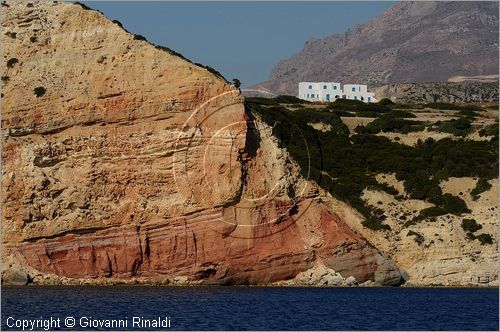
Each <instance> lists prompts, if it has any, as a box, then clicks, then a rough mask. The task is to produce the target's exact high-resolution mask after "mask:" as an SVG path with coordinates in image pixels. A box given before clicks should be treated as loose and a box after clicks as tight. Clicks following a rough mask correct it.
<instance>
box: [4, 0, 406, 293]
mask: <svg viewBox="0 0 500 332" xmlns="http://www.w3.org/2000/svg"><path fill="white" fill-rule="evenodd" d="M2 12H3V23H2V24H3V27H2V28H3V31H5V32H9V34H2V46H3V47H4V52H3V56H4V57H3V61H4V64H6V65H5V66H3V72H2V76H3V78H2V84H3V85H2V93H3V94H4V96H3V98H2V135H3V150H2V163H3V168H2V203H3V209H2V233H3V249H4V255H5V258H6V262H8V263H9V264H10V265H15V266H21V267H22V268H23V269H24V270H27V271H30V273H32V274H33V273H35V274H36V273H41V274H54V275H57V276H61V277H69V278H96V280H101V279H104V278H110V277H112V278H130V277H144V278H146V279H150V280H162V279H164V278H165V276H168V277H170V276H172V277H175V276H178V277H179V276H183V277H187V279H188V280H191V281H202V282H217V283H238V284H241V283H251V284H259V283H267V282H272V281H277V280H284V279H291V278H293V277H294V276H295V275H297V274H298V273H299V272H301V271H304V270H306V269H308V268H310V267H311V266H313V265H314V263H315V261H317V260H321V261H323V262H325V264H326V265H328V266H330V267H331V268H333V269H335V271H337V272H339V273H341V274H342V275H343V276H344V277H347V276H351V275H352V276H354V277H355V278H356V280H357V281H358V282H363V281H365V280H369V279H370V280H376V281H378V282H380V283H393V282H396V281H397V280H396V279H399V271H398V270H397V269H396V268H395V267H394V265H392V264H391V263H390V262H388V261H386V260H385V259H384V258H383V257H382V256H381V255H380V254H379V252H378V251H377V250H376V249H374V248H373V247H372V246H371V245H369V244H368V242H367V241H366V240H365V239H364V238H363V237H362V236H360V235H359V234H357V233H356V232H354V231H353V230H351V229H350V228H349V227H348V226H347V225H346V223H345V222H344V221H343V220H342V219H341V218H340V217H339V216H338V215H336V214H335V213H334V212H332V211H331V210H330V209H329V208H328V207H327V206H326V205H325V204H323V203H321V201H320V200H319V198H318V197H317V188H316V186H315V185H314V184H312V183H311V182H308V181H307V180H305V179H303V178H302V177H301V176H300V175H299V169H298V167H297V166H296V165H295V164H294V163H293V162H292V161H291V160H290V158H289V156H288V154H287V153H286V151H284V150H281V149H279V148H278V145H277V142H276V140H275V139H274V138H273V137H272V136H270V134H269V133H270V132H271V131H270V130H269V128H266V127H265V126H263V124H262V123H261V122H260V121H259V120H258V119H253V118H252V116H251V115H249V114H246V112H245V109H244V106H243V103H242V98H241V96H240V94H239V92H238V91H237V90H235V88H234V87H233V86H231V85H229V84H228V83H227V82H225V81H224V80H223V79H221V78H219V77H217V76H216V75H214V74H212V73H211V72H209V71H208V70H207V69H205V68H202V67H199V66H197V65H194V64H192V63H190V62H188V61H186V60H184V59H182V58H180V57H178V56H176V55H173V54H171V53H169V52H167V51H164V50H161V49H158V48H155V47H154V46H153V45H151V44H149V43H148V42H147V41H144V40H140V39H137V38H135V39H134V36H133V35H131V34H129V33H127V32H126V31H124V30H123V29H122V28H121V27H120V26H119V25H118V24H115V23H112V22H110V21H108V20H107V19H106V18H105V17H104V16H103V15H101V14H99V13H98V12H96V11H92V10H86V9H84V8H82V7H80V6H79V5H74V4H60V3H52V2H50V3H48V2H45V3H34V4H33V6H27V5H26V4H24V3H7V5H6V6H5V5H4V7H3V8H2ZM7 267H8V266H7ZM33 271H34V272H33ZM395 280H396V281H395Z"/></svg>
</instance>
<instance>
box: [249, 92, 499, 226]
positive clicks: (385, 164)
mask: <svg viewBox="0 0 500 332" xmlns="http://www.w3.org/2000/svg"><path fill="white" fill-rule="evenodd" d="M293 102H295V100H294V99H291V100H288V102H287V103H293ZM303 104H305V103H303ZM369 105H373V106H369ZM395 105H396V104H391V103H389V102H385V104H364V103H362V102H356V101H347V100H341V101H339V100H337V101H335V102H334V103H331V104H329V105H327V106H325V107H324V108H323V109H318V108H304V107H299V108H297V110H293V111H291V110H289V109H287V108H286V107H284V106H283V105H282V103H281V102H280V101H278V100H277V99H266V98H247V99H246V109H247V111H248V112H251V113H252V114H254V115H257V116H259V117H260V118H261V119H262V120H263V121H264V122H266V123H267V124H268V125H270V126H272V127H273V134H274V135H275V136H276V137H278V139H279V140H280V142H281V144H282V146H283V147H286V148H287V150H288V151H289V152H290V154H291V155H292V157H293V158H294V159H295V160H296V161H297V162H298V164H299V165H300V166H301V169H302V172H303V175H304V176H306V177H307V176H309V177H310V178H311V179H313V180H315V181H316V182H317V183H318V184H319V185H320V186H322V187H323V188H324V189H326V190H328V191H329V192H330V193H331V194H332V195H333V196H334V197H336V198H338V199H340V200H342V201H344V202H346V203H348V204H350V205H351V206H353V207H354V208H355V209H357V210H358V211H359V212H360V213H361V214H362V215H363V216H364V218H365V220H364V222H363V225H364V226H365V227H368V228H371V229H374V230H389V229H390V227H389V226H388V225H386V224H384V220H385V215H384V213H383V211H382V210H380V209H378V208H376V207H373V206H370V205H369V204H367V203H366V202H365V201H363V200H362V198H361V197H362V194H363V190H365V189H366V188H370V189H375V190H382V191H385V192H388V193H390V194H393V195H396V194H397V192H396V191H395V190H394V191H393V190H391V188H390V187H388V186H386V185H381V184H380V183H379V182H378V181H376V179H375V175H376V174H379V173H395V174H396V178H397V180H399V181H402V182H403V183H404V186H405V191H406V193H407V194H408V196H409V197H410V198H413V199H421V200H425V201H428V202H431V203H433V204H434V205H435V207H433V208H429V209H424V210H422V212H421V213H420V215H419V216H417V217H416V218H414V219H412V220H409V221H407V223H408V225H407V226H409V225H411V224H412V223H417V222H419V221H421V220H424V219H428V218H436V217H437V216H439V215H443V214H454V215H462V214H463V213H467V212H469V210H468V208H467V205H466V204H465V202H464V201H463V200H462V199H461V198H460V197H458V196H453V195H451V194H448V193H443V192H442V190H441V188H440V186H439V182H440V181H441V180H442V179H445V178H448V177H478V178H481V179H483V178H485V179H488V178H493V177H497V176H498V141H497V140H496V141H495V140H491V141H472V140H456V139H448V138H445V139H441V140H439V141H435V140H433V139H432V138H429V139H427V140H425V141H419V142H418V143H417V144H416V145H415V146H408V145H404V144H399V143H397V142H393V141H391V140H390V139H388V138H386V137H382V136H378V135H375V133H377V132H380V131H384V130H397V131H399V132H403V133H404V132H408V131H411V130H417V129H420V128H421V127H420V126H422V125H423V124H422V123H419V122H417V121H414V120H411V118H412V116H411V115H410V114H411V113H408V112H405V111H401V110H400V111H395V110H391V107H394V106H395ZM443 107H444V106H443ZM360 111H363V112H366V111H369V112H374V113H377V114H379V116H378V117H377V118H376V119H375V120H374V121H373V122H375V124H373V125H371V126H366V127H364V128H357V129H356V134H354V135H352V136H350V135H349V131H348V129H347V127H346V126H345V125H344V123H343V122H342V121H341V119H340V116H345V115H341V114H342V113H340V112H348V113H349V114H351V113H357V112H360ZM393 112H394V113H393ZM339 113H340V114H339ZM391 113H393V114H391ZM344 114H345V113H344ZM314 122H322V123H325V124H329V125H330V126H331V127H332V129H331V130H330V131H326V132H322V131H319V130H315V129H314V128H312V127H311V126H309V125H307V124H308V123H314ZM373 122H372V123H373ZM405 126H407V127H405ZM367 128H368V129H367ZM309 158H310V159H309Z"/></svg>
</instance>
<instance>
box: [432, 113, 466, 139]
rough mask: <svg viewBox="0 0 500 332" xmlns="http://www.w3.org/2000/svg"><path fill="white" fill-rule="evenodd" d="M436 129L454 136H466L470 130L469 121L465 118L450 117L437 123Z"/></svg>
mask: <svg viewBox="0 0 500 332" xmlns="http://www.w3.org/2000/svg"><path fill="white" fill-rule="evenodd" d="M437 130H438V131H441V132H443V133H450V134H453V135H455V136H462V137H465V136H467V135H468V134H469V133H470V132H471V130H472V127H471V122H470V120H469V119H467V118H459V119H452V120H448V121H443V122H441V123H439V124H438V126H437Z"/></svg>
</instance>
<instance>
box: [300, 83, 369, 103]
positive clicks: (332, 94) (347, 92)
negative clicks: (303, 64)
mask: <svg viewBox="0 0 500 332" xmlns="http://www.w3.org/2000/svg"><path fill="white" fill-rule="evenodd" d="M299 98H300V99H304V100H308V101H335V100H336V99H352V100H361V101H363V102H365V103H372V102H376V101H377V100H376V99H375V97H374V94H373V92H368V87H367V86H366V85H362V84H344V86H343V87H342V86H341V84H340V83H334V82H300V83H299Z"/></svg>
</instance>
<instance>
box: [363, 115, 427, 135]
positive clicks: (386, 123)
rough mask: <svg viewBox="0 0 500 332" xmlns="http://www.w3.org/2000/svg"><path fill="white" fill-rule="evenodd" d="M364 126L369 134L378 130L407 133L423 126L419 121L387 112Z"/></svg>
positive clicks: (418, 129)
mask: <svg viewBox="0 0 500 332" xmlns="http://www.w3.org/2000/svg"><path fill="white" fill-rule="evenodd" d="M365 128H366V130H367V132H368V133H370V134H377V133H380V132H395V133H401V134H407V133H409V132H411V131H420V130H422V128H423V127H422V126H421V122H418V121H412V120H406V119H401V118H398V117H393V116H392V115H390V114H389V113H388V114H384V115H382V116H380V117H378V118H377V119H375V120H373V121H372V122H370V123H369V124H367V125H366V126H365Z"/></svg>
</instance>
